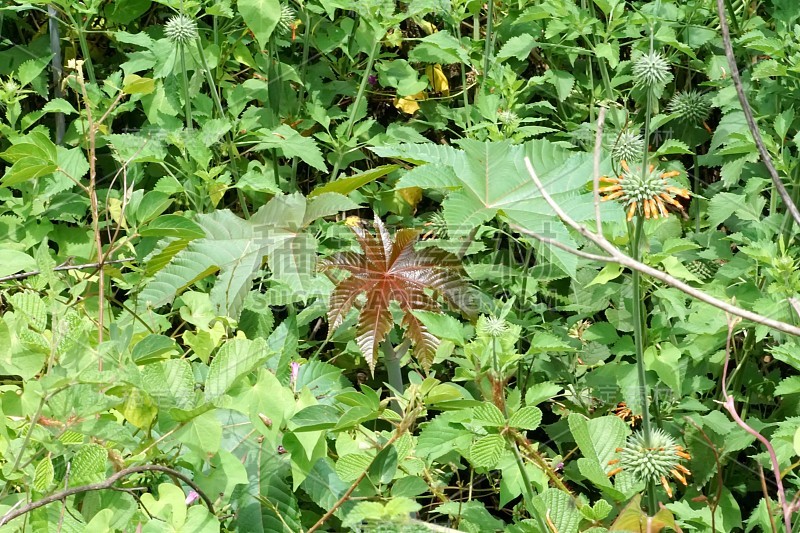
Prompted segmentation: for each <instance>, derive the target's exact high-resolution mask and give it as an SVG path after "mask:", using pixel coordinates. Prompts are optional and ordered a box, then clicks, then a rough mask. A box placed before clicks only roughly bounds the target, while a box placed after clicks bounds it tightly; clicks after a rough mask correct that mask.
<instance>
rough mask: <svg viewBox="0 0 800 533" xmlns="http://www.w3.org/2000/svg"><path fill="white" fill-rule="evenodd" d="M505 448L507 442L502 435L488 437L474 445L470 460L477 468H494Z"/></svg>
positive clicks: (471, 449) (482, 438)
mask: <svg viewBox="0 0 800 533" xmlns="http://www.w3.org/2000/svg"><path fill="white" fill-rule="evenodd" d="M505 448H506V440H505V439H504V438H503V437H502V436H501V435H486V436H485V437H481V438H479V439H478V440H476V441H475V442H474V443H473V444H472V448H470V452H469V456H470V457H469V458H470V461H471V462H472V464H473V465H474V466H475V467H476V468H494V467H496V466H497V463H498V462H499V461H500V456H501V455H502V454H503V450H505Z"/></svg>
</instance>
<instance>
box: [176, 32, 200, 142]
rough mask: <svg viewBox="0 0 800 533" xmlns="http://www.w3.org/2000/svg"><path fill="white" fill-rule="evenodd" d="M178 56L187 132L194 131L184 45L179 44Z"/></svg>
mask: <svg viewBox="0 0 800 533" xmlns="http://www.w3.org/2000/svg"><path fill="white" fill-rule="evenodd" d="M178 54H180V58H181V74H182V75H183V109H184V111H183V114H184V115H186V116H185V117H184V119H185V120H186V130H187V131H192V124H193V121H192V100H191V98H190V97H189V73H188V72H186V52H185V50H184V46H183V43H178ZM201 55H202V54H201Z"/></svg>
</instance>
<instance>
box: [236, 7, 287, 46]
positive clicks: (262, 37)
mask: <svg viewBox="0 0 800 533" xmlns="http://www.w3.org/2000/svg"><path fill="white" fill-rule="evenodd" d="M236 7H237V8H238V9H239V14H240V15H242V19H243V20H244V23H245V24H247V27H248V28H250V31H252V32H253V35H255V36H256V39H257V40H258V44H260V45H261V48H266V47H267V44H268V43H269V38H270V36H271V35H272V32H273V31H275V28H276V26H277V25H278V22H279V21H280V18H281V4H280V2H278V0H239V1H238V2H236Z"/></svg>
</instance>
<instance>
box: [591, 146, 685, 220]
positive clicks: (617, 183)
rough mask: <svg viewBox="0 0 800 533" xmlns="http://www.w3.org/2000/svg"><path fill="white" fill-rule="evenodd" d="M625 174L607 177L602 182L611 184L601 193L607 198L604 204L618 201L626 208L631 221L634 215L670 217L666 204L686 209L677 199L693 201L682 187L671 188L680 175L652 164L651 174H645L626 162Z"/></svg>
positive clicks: (601, 190)
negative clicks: (658, 168) (673, 181)
mask: <svg viewBox="0 0 800 533" xmlns="http://www.w3.org/2000/svg"><path fill="white" fill-rule="evenodd" d="M620 165H621V166H622V170H623V173H622V174H620V175H619V177H618V178H613V177H609V176H603V177H602V178H600V181H602V182H605V183H610V184H611V185H607V186H605V187H600V189H599V192H600V193H601V194H602V195H603V201H604V202H605V201H608V200H617V201H618V202H620V203H621V204H623V205H624V206H625V209H626V210H627V212H628V220H629V221H630V220H631V219H632V218H633V215H639V216H641V215H644V217H645V218H647V219H649V218H650V217H653V218H658V217H659V216H663V217H666V216H668V215H669V212H668V211H667V208H666V205H665V204H670V205H673V206H675V207H677V208H678V209H680V210H683V206H682V205H681V204H680V202H678V201H677V200H676V199H675V196H680V197H682V198H686V199H689V198H690V193H689V191H688V190H686V189H684V188H682V187H676V186H674V185H671V182H670V178H674V177H675V176H677V175H679V174H680V172H678V171H677V170H673V171H671V172H661V171H659V170H657V169H656V168H655V166H653V165H650V167H649V169H648V170H647V172H646V173H645V174H644V175H642V174H641V171H639V170H633V169H631V168H630V167H629V166H628V163H627V162H626V161H625V160H622V161H620Z"/></svg>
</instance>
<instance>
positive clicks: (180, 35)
mask: <svg viewBox="0 0 800 533" xmlns="http://www.w3.org/2000/svg"><path fill="white" fill-rule="evenodd" d="M164 33H166V34H167V39H169V40H170V41H172V42H173V43H176V44H184V43H187V42H189V41H191V40H193V39H195V38H196V37H197V23H196V22H195V21H194V20H192V19H190V18H189V17H187V16H186V15H184V14H183V13H180V14H178V15H175V16H173V17H170V19H169V20H168V21H167V24H166V26H165V27H164Z"/></svg>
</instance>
